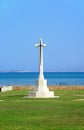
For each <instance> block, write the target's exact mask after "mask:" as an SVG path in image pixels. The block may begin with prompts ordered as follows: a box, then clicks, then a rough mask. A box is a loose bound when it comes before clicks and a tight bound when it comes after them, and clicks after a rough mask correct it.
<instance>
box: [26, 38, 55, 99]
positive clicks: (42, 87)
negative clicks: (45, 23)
mask: <svg viewBox="0 0 84 130" xmlns="http://www.w3.org/2000/svg"><path fill="white" fill-rule="evenodd" d="M35 46H36V47H39V49H40V67H39V77H38V80H37V81H36V89H35V91H33V92H30V93H29V95H28V97H32V98H33V97H35V98H53V97H55V96H54V92H53V91H49V89H48V87H47V80H46V79H44V74H43V47H45V46H46V44H43V42H42V39H40V43H39V44H36V45H35Z"/></svg>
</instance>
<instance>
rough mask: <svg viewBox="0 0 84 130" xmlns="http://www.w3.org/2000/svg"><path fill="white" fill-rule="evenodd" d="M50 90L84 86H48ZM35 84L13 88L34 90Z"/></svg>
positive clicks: (80, 88)
mask: <svg viewBox="0 0 84 130" xmlns="http://www.w3.org/2000/svg"><path fill="white" fill-rule="evenodd" d="M48 87H49V90H52V91H54V90H84V86H48ZM34 88H35V87H34V86H13V90H30V91H32V90H34Z"/></svg>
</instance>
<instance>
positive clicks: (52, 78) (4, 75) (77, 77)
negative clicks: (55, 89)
mask: <svg viewBox="0 0 84 130" xmlns="http://www.w3.org/2000/svg"><path fill="white" fill-rule="evenodd" d="M38 75H39V73H38V72H0V86H4V85H6V86H8V85H13V86H14V85H15V86H16V85H18V86H23V85H24V86H26V85H30V86H36V80H37V79H38ZM44 77H45V79H47V82H48V85H53V86H55V85H84V72H45V73H44Z"/></svg>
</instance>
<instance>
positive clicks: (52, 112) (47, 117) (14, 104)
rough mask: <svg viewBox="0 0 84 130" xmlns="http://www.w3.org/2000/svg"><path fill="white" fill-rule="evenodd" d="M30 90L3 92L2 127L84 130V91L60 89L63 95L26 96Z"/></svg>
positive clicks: (9, 129)
mask: <svg viewBox="0 0 84 130" xmlns="http://www.w3.org/2000/svg"><path fill="white" fill-rule="evenodd" d="M27 94H28V91H27V90H13V91H10V92H3V93H0V130H84V90H57V91H55V95H59V96H60V98H47V99H45V98H43V99H41V98H37V99H36V98H34V99H30V98H27V99H26V98H23V97H24V96H25V95H27Z"/></svg>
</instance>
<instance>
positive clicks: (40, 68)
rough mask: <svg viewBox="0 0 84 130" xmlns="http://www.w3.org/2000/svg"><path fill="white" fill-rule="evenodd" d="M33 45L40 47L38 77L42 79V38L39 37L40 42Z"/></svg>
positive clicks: (43, 45)
mask: <svg viewBox="0 0 84 130" xmlns="http://www.w3.org/2000/svg"><path fill="white" fill-rule="evenodd" d="M35 46H36V47H39V48H40V60H39V61H40V64H39V79H44V75H43V47H45V46H46V44H43V43H42V39H40V44H36V45H35Z"/></svg>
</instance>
